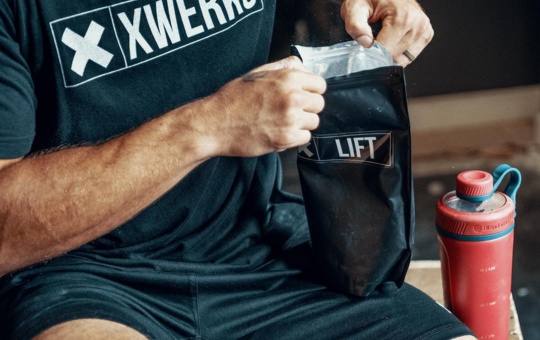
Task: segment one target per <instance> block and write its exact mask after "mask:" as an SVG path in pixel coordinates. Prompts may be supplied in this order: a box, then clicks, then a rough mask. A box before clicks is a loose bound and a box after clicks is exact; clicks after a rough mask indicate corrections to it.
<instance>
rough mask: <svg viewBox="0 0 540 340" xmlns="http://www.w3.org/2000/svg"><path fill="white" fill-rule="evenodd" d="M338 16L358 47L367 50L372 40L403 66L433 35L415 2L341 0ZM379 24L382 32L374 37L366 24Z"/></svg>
mask: <svg viewBox="0 0 540 340" xmlns="http://www.w3.org/2000/svg"><path fill="white" fill-rule="evenodd" d="M341 17H342V18H343V20H344V21H345V29H346V30H347V33H349V34H350V35H351V37H352V38H353V39H355V40H356V41H357V42H358V43H359V44H360V45H362V46H364V47H370V46H371V45H373V42H374V39H376V40H377V41H378V42H379V43H381V44H382V45H383V46H384V47H386V48H387V49H388V50H389V51H390V53H391V54H392V58H393V59H394V60H395V61H396V62H397V63H399V64H400V65H402V66H403V67H405V66H407V65H408V64H410V63H411V62H412V61H413V60H414V59H415V58H416V57H418V55H419V54H420V53H421V52H422V51H423V50H424V48H425V47H426V46H427V45H428V44H429V42H430V41H431V39H432V38H433V34H434V32H433V28H432V27H431V23H430V21H429V19H428V17H427V15H426V14H425V13H424V11H423V10H422V8H421V7H420V5H419V4H418V3H417V2H416V1H415V0H344V1H343V3H342V5H341ZM379 21H382V29H381V31H380V32H379V34H378V35H377V36H376V37H375V38H374V37H373V32H372V30H371V27H370V26H369V23H375V22H379Z"/></svg>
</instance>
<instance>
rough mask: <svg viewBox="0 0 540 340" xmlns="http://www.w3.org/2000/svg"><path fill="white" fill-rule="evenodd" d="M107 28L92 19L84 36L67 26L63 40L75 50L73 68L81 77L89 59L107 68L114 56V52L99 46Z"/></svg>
mask: <svg viewBox="0 0 540 340" xmlns="http://www.w3.org/2000/svg"><path fill="white" fill-rule="evenodd" d="M104 30H105V28H104V27H103V26H101V25H100V24H98V23H96V22H95V21H92V22H91V23H90V26H88V30H87V31H86V33H85V35H84V37H82V36H80V35H78V34H77V33H75V32H73V31H72V30H70V29H69V28H66V29H65V31H64V34H63V35H62V42H63V43H64V44H65V45H66V46H68V47H69V48H71V49H73V50H74V51H75V56H74V57H73V62H72V63H71V70H72V71H73V72H75V73H77V74H78V75H80V76H81V77H82V76H83V75H84V70H85V68H86V65H87V64H88V61H89V60H92V61H93V62H95V63H96V64H98V65H100V66H101V67H104V68H107V66H109V63H110V62H111V59H112V57H113V54H112V53H109V52H108V51H106V50H104V49H103V48H101V47H99V46H98V43H99V41H100V40H101V36H102V35H103V31H104Z"/></svg>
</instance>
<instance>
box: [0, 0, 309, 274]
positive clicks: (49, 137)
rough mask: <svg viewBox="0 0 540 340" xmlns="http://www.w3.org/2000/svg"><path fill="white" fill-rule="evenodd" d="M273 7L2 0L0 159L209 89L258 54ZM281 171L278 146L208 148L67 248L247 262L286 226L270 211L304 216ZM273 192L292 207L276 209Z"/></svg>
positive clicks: (180, 1) (249, 0)
mask: <svg viewBox="0 0 540 340" xmlns="http://www.w3.org/2000/svg"><path fill="white" fill-rule="evenodd" d="M274 7H275V1H274V0H227V1H226V0H217V1H197V0H159V1H155V0H140V1H113V0H95V1H73V0H55V1H50V0H2V1H0V121H1V124H0V158H14V157H20V156H24V155H25V154H27V153H29V152H35V151H38V150H43V149H50V148H54V147H58V146H62V145H77V144H81V143H96V142H99V141H103V140H106V139H108V138H111V137H113V136H116V135H119V134H122V133H125V132H127V131H129V130H130V129H133V128H134V127H136V126H138V125H140V124H142V123H144V122H146V121H148V120H149V119H152V118H153V117H156V116H159V115H161V114H163V113H164V112H167V111H168V110H170V109H172V108H174V107H177V106H180V105H182V104H183V103H186V102H189V101H191V100H195V99H197V98H200V97H202V96H205V95H208V94H210V93H213V92H214V91H216V90H217V89H219V87H221V86H222V85H223V84H225V83H226V82H228V81H230V80H231V79H233V78H236V77H238V76H240V75H242V74H244V73H246V72H247V71H249V70H250V69H252V68H254V67H255V66H258V65H260V64H263V63H265V62H266V58H267V54H268V49H269V42H270V38H271V28H272V24H273V16H274ZM179 133H181V131H179ZM177 157H182V155H177ZM280 171H281V170H280V165H279V160H278V157H277V156H276V155H275V154H270V155H266V156H262V157H257V158H233V157H222V158H214V159H211V160H209V161H207V162H205V163H204V164H202V165H200V166H199V167H198V168H196V169H195V170H193V171H192V172H191V173H190V174H189V175H188V176H187V177H186V178H184V179H183V180H182V181H181V182H180V183H179V184H178V185H177V186H175V187H174V188H173V189H172V190H170V191H169V192H168V193H167V194H165V195H164V196H163V197H162V198H161V199H159V200H158V201H157V202H155V203H154V204H152V205H151V206H150V207H148V208H147V209H145V210H144V211H142V212H141V213H140V214H138V215H137V216H136V217H134V218H133V219H132V220H130V221H129V222H127V223H126V224H124V225H123V226H121V227H119V228H117V229H116V230H114V231H113V232H111V233H110V234H108V235H105V236H103V237H101V238H99V239H97V240H95V241H93V242H91V243H89V244H87V245H85V246H83V247H81V248H80V249H78V250H76V251H74V252H72V254H76V255H77V256H83V257H85V258H86V257H87V255H89V254H91V256H90V258H92V261H94V260H95V259H97V258H98V255H99V258H100V259H101V260H103V261H113V259H123V260H126V259H133V260H136V259H137V261H152V259H155V260H158V259H159V260H174V261H180V262H185V263H224V262H226V263H229V264H242V265H245V264H249V263H252V262H253V261H254V256H255V255H254V254H258V255H257V256H259V257H261V256H262V257H265V256H267V255H268V254H269V253H271V252H272V250H271V248H272V247H275V246H278V247H281V246H282V244H283V243H285V242H286V240H287V239H288V236H286V237H284V235H289V236H290V235H292V234H294V233H295V232H296V231H295V230H294V225H293V223H287V224H283V223H281V222H279V223H278V224H279V225H276V222H275V220H276V218H275V217H276V216H278V217H279V219H280V220H281V221H284V220H287V221H289V222H290V221H294V220H295V219H297V218H301V219H302V217H299V216H302V208H301V205H300V204H299V201H298V199H297V198H293V197H289V195H284V194H283V193H281V192H280V191H279V190H278V189H277V187H278V186H279V180H280V178H279V177H280ZM66 199H69V197H66ZM278 203H279V204H284V205H286V206H287V207H288V208H287V209H285V210H279V211H277V209H276V204H278ZM291 207H293V211H291V210H290V208H291ZM288 214H289V215H288ZM290 214H293V215H294V218H292V220H291V216H290ZM286 215H287V216H288V217H287V216H286ZM284 216H285V217H284ZM285 225H286V226H285ZM284 228H285V229H287V230H284ZM288 228H292V229H290V230H288ZM272 235H279V242H278V241H276V239H275V238H274V236H272ZM276 242H277V243H276ZM269 244H272V246H269ZM257 256H255V257H257ZM68 257H69V256H68ZM57 261H62V260H57Z"/></svg>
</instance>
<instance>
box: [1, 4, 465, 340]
mask: <svg viewBox="0 0 540 340" xmlns="http://www.w3.org/2000/svg"><path fill="white" fill-rule="evenodd" d="M274 6H275V4H274V1H271V0H222V1H219V0H218V1H205V0H199V1H194V0H193V1H189V0H158V1H155V0H138V1H108V0H96V1H72V0H58V1H34V0H3V1H1V2H0V60H1V62H0V65H1V66H0V93H1V95H0V121H1V126H0V159H1V160H0V192H1V193H2V195H1V197H0V228H1V229H0V231H1V232H0V235H1V236H0V274H1V275H2V278H1V283H0V311H1V313H2V315H3V317H2V320H1V321H0V338H2V339H4V338H6V339H10V338H13V339H27V338H34V337H35V338H37V339H65V338H75V339H85V338H92V339H95V338H106V339H117V338H118V339H122V338H126V339H137V338H154V339H182V338H207V339H229V338H230V339H235V338H241V337H252V338H279V339H286V338H293V339H294V338H306V337H308V336H312V337H315V338H328V339H338V338H372V337H374V336H378V337H385V336H386V337H388V338H393V339H395V338H400V337H401V338H415V337H426V338H427V337H429V336H432V337H433V338H448V337H456V336H461V335H465V334H470V333H469V331H468V330H467V329H466V328H464V327H463V326H462V325H461V324H460V323H459V322H457V320H455V319H454V318H453V317H452V316H451V315H450V314H449V313H448V312H447V311H445V310H444V309H442V308H441V307H438V306H437V305H435V304H434V303H433V302H431V301H430V300H429V298H427V297H426V296H424V295H422V294H421V293H419V292H417V291H416V290H415V289H413V288H411V287H409V286H405V287H404V288H403V289H401V290H399V291H398V290H396V289H395V287H392V286H391V285H390V286H385V287H382V288H381V289H380V291H379V292H377V294H374V296H373V297H372V298H369V299H360V298H354V297H350V296H345V295H342V294H339V293H337V292H333V291H331V290H329V289H327V288H326V287H325V286H324V285H323V284H321V283H320V282H318V276H317V272H316V271H315V270H314V269H313V268H311V266H310V264H309V263H310V261H309V256H307V255H308V254H309V252H308V250H307V249H306V245H307V244H308V243H307V242H308V233H307V228H306V222H305V217H304V213H303V209H302V205H301V201H300V200H299V198H297V197H295V196H292V195H289V194H287V193H284V192H282V191H281V190H280V189H279V185H280V184H279V181H280V168H279V166H280V165H279V162H278V158H277V156H276V154H275V151H281V150H285V149H287V148H290V147H295V146H298V145H301V144H304V143H306V142H307V141H308V140H309V138H310V132H309V131H310V130H312V129H314V128H315V127H316V126H317V124H318V116H317V113H319V112H320V111H321V110H322V108H323V106H324V101H323V99H322V96H321V94H322V93H323V92H324V91H325V82H324V80H323V79H321V78H320V77H319V76H317V75H314V74H312V73H310V72H308V71H306V70H305V69H304V68H303V66H302V64H301V62H300V61H299V60H298V59H296V58H292V57H291V58H287V59H284V60H281V61H278V62H275V63H272V64H264V63H265V60H266V57H267V54H268V46H269V42H270V32H271V27H272V22H273V11H274ZM341 8H342V13H341V14H342V17H343V18H344V20H345V22H346V25H347V30H348V32H349V33H350V34H351V36H352V37H353V38H354V39H356V40H357V41H358V42H359V43H361V44H362V45H365V46H368V45H371V44H372V43H373V36H372V33H371V30H370V29H369V25H368V21H379V20H382V21H383V29H382V31H381V33H380V34H379V35H378V37H377V39H379V41H380V42H381V43H382V44H383V45H385V46H386V47H388V48H389V49H390V51H391V52H392V55H393V57H394V58H395V60H396V61H397V62H399V63H400V64H402V65H403V66H406V65H407V64H408V63H410V62H411V61H412V59H414V56H415V55H416V56H417V55H418V54H420V52H421V51H422V50H423V49H424V47H425V46H426V44H427V43H428V42H429V41H430V39H431V37H432V35H433V31H432V29H431V26H430V24H429V21H428V20H427V18H426V16H425V15H424V14H423V13H422V11H421V9H420V8H419V6H418V4H416V3H415V2H414V1H412V0H392V1H375V0H373V1H366V0H346V1H344V2H343V4H342V7H341ZM404 53H405V54H404ZM407 55H408V56H407ZM261 65H262V66H261ZM250 70H251V71H250ZM248 71H249V72H248ZM246 72H248V73H246Z"/></svg>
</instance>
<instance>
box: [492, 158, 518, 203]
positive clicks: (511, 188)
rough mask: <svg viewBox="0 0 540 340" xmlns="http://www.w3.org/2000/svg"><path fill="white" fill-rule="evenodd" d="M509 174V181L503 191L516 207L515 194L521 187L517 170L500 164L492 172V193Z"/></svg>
mask: <svg viewBox="0 0 540 340" xmlns="http://www.w3.org/2000/svg"><path fill="white" fill-rule="evenodd" d="M507 174H510V180H509V181H508V184H507V185H506V188H505V189H504V191H503V192H504V193H505V194H506V195H508V196H509V197H510V198H511V199H512V201H513V202H514V207H515V206H516V193H517V190H518V189H519V186H520V185H521V173H520V172H519V170H518V169H516V168H512V167H511V166H510V165H508V164H501V165H499V166H498V167H497V168H495V170H494V171H493V192H495V190H497V187H498V186H499V185H500V184H501V182H502V181H503V179H504V177H505V176H506V175H507Z"/></svg>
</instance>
